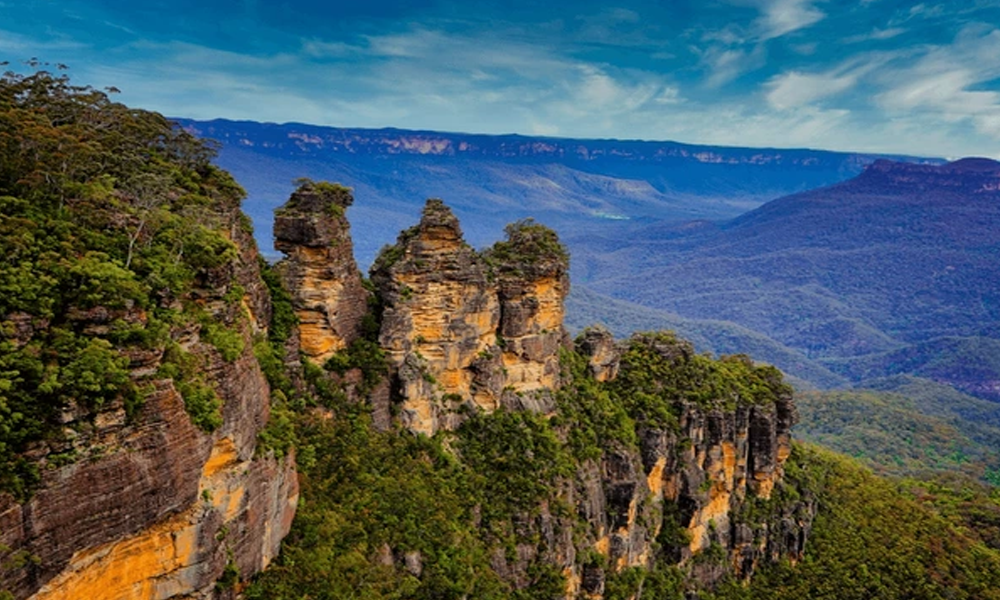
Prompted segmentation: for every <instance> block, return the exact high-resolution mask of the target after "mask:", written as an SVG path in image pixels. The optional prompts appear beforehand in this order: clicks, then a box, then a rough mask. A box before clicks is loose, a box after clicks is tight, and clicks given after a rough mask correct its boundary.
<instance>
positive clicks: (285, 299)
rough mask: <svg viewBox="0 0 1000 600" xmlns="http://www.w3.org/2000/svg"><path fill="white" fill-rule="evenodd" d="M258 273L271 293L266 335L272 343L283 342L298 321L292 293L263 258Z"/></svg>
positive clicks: (289, 335)
mask: <svg viewBox="0 0 1000 600" xmlns="http://www.w3.org/2000/svg"><path fill="white" fill-rule="evenodd" d="M260 275H261V278H262V279H263V280H264V283H265V285H267V291H268V292H269V293H270V295H271V323H270V327H269V328H268V337H269V339H270V340H271V341H272V342H274V343H277V344H284V343H285V341H286V340H288V338H289V337H291V335H292V332H293V331H294V329H295V326H296V325H297V324H298V322H299V319H298V317H296V316H295V308H294V307H293V306H292V295H291V294H289V293H288V290H286V289H285V285H284V284H283V283H282V282H281V277H280V276H279V275H278V273H277V271H275V270H274V268H273V267H272V266H271V265H269V264H267V262H266V261H264V259H261V260H260Z"/></svg>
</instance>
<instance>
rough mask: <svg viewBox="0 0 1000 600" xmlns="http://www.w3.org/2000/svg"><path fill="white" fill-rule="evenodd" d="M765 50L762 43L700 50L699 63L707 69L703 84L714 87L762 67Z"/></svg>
mask: <svg viewBox="0 0 1000 600" xmlns="http://www.w3.org/2000/svg"><path fill="white" fill-rule="evenodd" d="M766 61H767V51H766V50H765V49H764V46H763V44H758V45H756V46H753V47H752V48H749V49H745V48H727V47H724V46H712V47H710V48H707V49H705V50H703V51H701V63H702V64H703V65H704V66H706V67H707V68H708V70H709V75H708V77H707V78H706V79H705V85H707V86H708V87H710V88H716V87H719V86H721V85H724V84H726V83H729V82H730V81H732V80H734V79H736V78H737V77H739V76H741V75H743V74H744V73H748V72H750V71H754V70H756V69H759V68H761V67H763V66H764V65H765V64H766Z"/></svg>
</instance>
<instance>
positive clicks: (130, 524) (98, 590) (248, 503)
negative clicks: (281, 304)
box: [0, 212, 298, 600]
mask: <svg viewBox="0 0 1000 600" xmlns="http://www.w3.org/2000/svg"><path fill="white" fill-rule="evenodd" d="M228 218H230V219H231V223H232V225H233V226H232V227H231V228H230V232H231V236H232V239H231V241H232V242H234V244H235V246H236V248H238V252H239V255H238V256H237V257H236V259H235V260H234V261H232V262H230V263H227V264H226V265H224V266H223V267H221V268H219V269H216V270H213V271H209V272H208V273H206V274H205V276H204V277H202V278H201V279H200V280H199V281H198V283H197V286H196V288H195V289H193V290H191V292H190V294H189V295H188V297H187V298H186V299H185V301H188V302H195V303H197V304H198V305H199V307H200V309H201V310H203V311H204V314H206V315H207V318H208V319H210V320H211V322H213V323H219V324H222V325H225V326H227V327H230V328H231V329H232V330H233V331H234V332H235V335H236V336H237V337H238V340H239V347H240V348H241V350H240V351H239V352H238V353H236V355H235V356H223V355H222V353H221V352H220V351H219V350H218V349H216V348H215V346H213V345H212V344H211V343H209V342H208V341H207V340H206V339H205V338H206V336H207V334H206V333H205V332H204V331H205V330H203V329H202V328H199V327H198V326H197V325H194V326H190V325H187V326H184V327H181V328H175V329H173V330H172V331H171V333H170V337H171V338H172V340H173V342H174V343H176V344H177V346H178V347H179V348H181V349H183V351H184V352H185V353H188V354H189V356H190V357H192V358H191V360H192V361H193V363H194V364H197V365H198V369H199V371H200V372H201V374H202V376H203V377H204V378H205V380H206V381H207V383H208V385H210V386H211V387H212V389H214V390H215V392H216V393H217V395H218V397H219V399H220V400H221V402H222V407H221V420H220V423H219V425H218V426H217V427H216V428H215V430H214V431H213V432H212V433H206V432H205V431H203V430H202V429H199V428H198V427H197V426H195V424H193V423H192V420H191V418H190V417H189V416H188V414H187V412H186V411H185V401H184V399H183V398H182V396H181V394H180V393H179V391H178V387H177V386H175V382H174V380H173V379H171V378H163V377H157V376H156V374H157V373H158V372H159V370H160V369H161V367H162V366H163V364H164V360H165V359H164V354H163V350H162V349H160V350H159V351H155V350H154V351H148V352H136V353H134V355H133V356H132V357H131V370H132V376H133V377H134V378H135V379H136V380H137V381H143V382H148V385H150V386H151V388H150V389H149V390H148V392H147V394H146V396H145V400H144V403H143V405H142V408H141V409H140V410H139V412H138V413H137V414H135V415H134V416H132V417H131V418H129V417H128V416H127V415H126V410H125V408H124V406H123V404H122V402H121V401H120V400H119V401H116V402H112V403H110V404H109V405H106V406H104V407H102V408H101V409H100V410H98V411H97V412H91V411H89V410H84V409H83V408H81V407H79V406H76V405H75V404H74V405H70V406H69V407H67V408H66V409H65V410H64V412H63V414H62V417H61V423H62V427H63V430H64V439H62V440H53V441H47V442H43V443H39V444H36V445H35V446H34V448H33V450H32V452H31V458H32V460H34V461H36V462H37V464H39V465H40V473H41V481H40V483H39V485H38V487H37V490H36V491H35V492H34V493H33V495H32V496H31V497H30V499H29V500H28V501H27V502H24V503H17V502H15V501H14V500H13V498H11V497H10V496H4V495H0V563H3V564H4V565H5V568H0V589H6V590H9V591H10V592H11V593H13V594H14V597H15V598H28V597H31V598H37V599H40V600H41V599H46V600H47V599H61V598H66V599H70V598H74V599H77V598H88V599H117V598H121V599H125V598H130V599H132V598H143V599H166V598H175V597H184V598H207V597H211V596H213V594H216V581H218V580H219V579H220V578H222V577H223V575H224V574H225V573H234V574H235V573H238V574H240V575H241V576H243V577H246V576H248V575H251V574H253V573H256V572H258V571H260V570H262V569H263V568H264V567H266V566H267V565H268V563H269V562H270V561H271V560H272V559H273V558H274V557H275V556H276V555H277V553H278V550H279V547H280V543H281V540H282V538H283V537H284V535H285V534H286V533H287V532H288V530H289V527H290V526H291V521H292V518H293V516H294V514H295V508H296V503H297V500H298V484H297V478H296V472H295V464H294V459H293V457H292V456H286V457H284V458H282V459H276V458H274V457H273V455H269V454H267V453H266V452H262V451H260V450H261V449H260V448H258V439H257V438H258V434H259V433H260V431H261V430H262V429H263V428H264V426H265V424H266V423H267V420H268V417H269V404H270V402H269V389H268V385H267V382H266V381H265V379H264V377H263V375H262V373H261V370H260V367H259V365H258V363H257V361H256V359H255V358H254V355H253V352H252V350H251V348H252V344H251V336H252V335H253V334H254V333H259V332H260V331H261V328H262V327H265V326H266V324H267V323H268V320H269V317H270V300H269V298H268V296H267V290H266V289H265V288H264V286H263V284H262V282H261V279H260V273H259V271H258V263H257V261H258V258H257V252H256V249H255V246H254V244H253V241H252V238H251V237H250V234H249V233H248V232H246V231H244V230H242V229H241V228H240V227H238V225H237V218H238V217H237V214H236V213H235V212H234V213H233V214H230V215H228ZM238 293H242V297H234V295H235V294H238ZM80 318H81V319H89V320H90V322H89V323H85V324H82V328H83V329H84V330H89V329H94V328H97V329H100V328H102V327H103V328H107V327H108V326H109V324H110V320H111V318H112V315H111V314H109V312H108V311H105V310H92V311H88V312H87V313H86V314H85V315H81V316H80ZM132 318H133V319H134V320H135V321H136V322H142V321H144V320H145V319H146V318H147V316H146V315H145V314H144V313H141V312H138V311H136V312H135V313H134V314H133V315H132ZM67 455H71V456H74V457H75V460H73V461H72V462H70V464H64V463H65V461H59V459H60V457H65V456H67ZM11 565H14V568H11Z"/></svg>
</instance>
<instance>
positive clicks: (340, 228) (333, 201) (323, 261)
mask: <svg viewBox="0 0 1000 600" xmlns="http://www.w3.org/2000/svg"><path fill="white" fill-rule="evenodd" d="M353 202H354V198H353V197H352V196H351V191H350V190H349V189H348V188H345V187H341V186H338V185H335V184H328V183H315V184H314V183H306V184H304V185H302V186H301V187H299V189H298V190H296V192H295V193H294V194H292V197H291V198H290V199H289V200H288V202H287V203H285V205H284V206H282V207H281V208H279V209H278V210H277V211H276V212H275V219H274V238H275V241H274V247H275V248H276V249H278V250H279V251H281V252H284V253H285V254H286V255H287V257H286V258H285V259H284V260H283V261H281V263H279V265H278V268H279V269H280V271H281V273H282V277H283V279H284V281H285V285H286V287H287V288H288V289H289V290H290V291H291V292H292V301H293V303H294V307H295V314H296V315H297V316H298V319H299V327H298V335H299V349H300V351H301V353H302V355H303V356H305V357H307V358H309V359H311V360H313V361H314V362H316V363H317V364H320V365H322V364H323V363H324V362H326V360H328V359H329V358H330V357H331V356H333V354H334V353H335V352H337V351H338V350H342V349H344V348H346V347H347V346H348V345H350V343H351V342H353V341H354V340H355V339H357V338H358V336H359V335H360V332H361V319H362V318H363V317H364V315H365V311H366V310H367V298H368V292H366V291H365V289H364V287H363V286H362V284H361V273H360V272H359V271H358V266H357V264H356V263H355V261H354V246H353V243H352V241H351V235H350V225H349V224H348V222H347V219H346V218H345V216H344V213H345V211H346V210H347V208H348V207H349V206H350V205H351V204H352V203H353Z"/></svg>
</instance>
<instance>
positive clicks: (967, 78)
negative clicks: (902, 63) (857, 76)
mask: <svg viewBox="0 0 1000 600" xmlns="http://www.w3.org/2000/svg"><path fill="white" fill-rule="evenodd" d="M998 77H1000V29H989V30H987V29H986V28H984V27H983V26H980V25H971V26H968V27H966V28H965V29H964V30H963V31H962V32H960V33H959V35H958V37H957V38H956V40H955V42H954V43H953V44H952V45H950V46H939V47H935V48H933V49H931V50H930V51H928V52H927V53H926V54H925V55H924V56H923V57H922V58H921V59H920V60H918V61H917V62H916V63H915V64H913V65H912V66H910V67H908V68H906V69H898V70H896V71H894V72H892V73H890V74H886V75H885V76H884V77H883V85H884V91H883V92H882V93H880V94H879V95H878V96H877V101H878V102H879V104H880V105H881V106H882V107H883V108H885V109H886V110H887V111H888V112H889V113H890V114H899V113H923V114H924V115H930V116H935V115H936V116H937V118H939V119H942V120H943V121H945V122H961V121H968V122H971V123H972V124H973V125H974V126H975V127H976V128H977V129H978V130H979V131H980V132H982V133H984V134H987V135H990V136H992V137H994V138H997V139H1000V127H998V121H1000V92H998V91H995V90H991V89H977V88H978V87H979V86H982V85H985V84H987V83H989V82H991V81H995V80H996V79H997V78H998ZM993 87H994V88H995V86H993Z"/></svg>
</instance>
